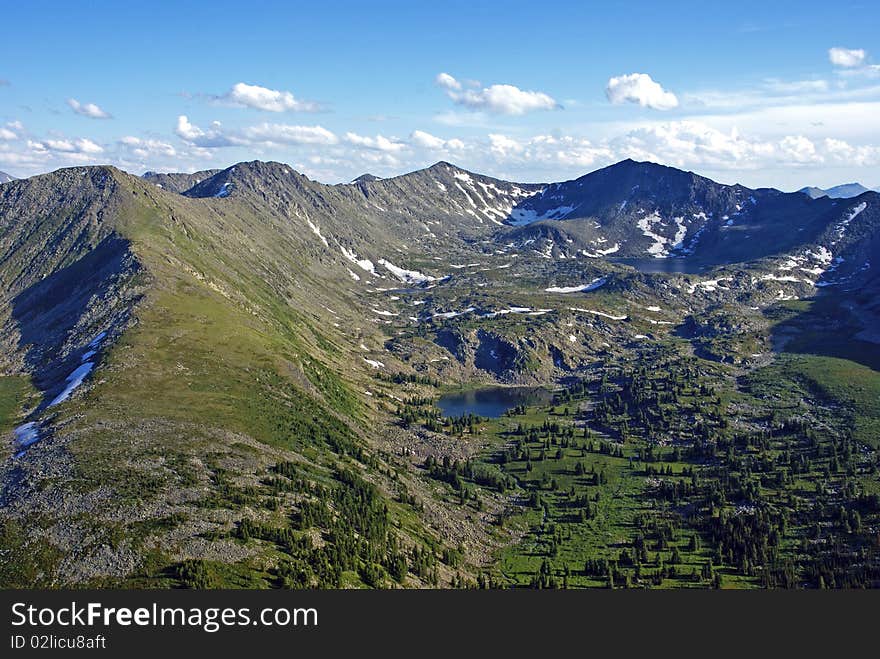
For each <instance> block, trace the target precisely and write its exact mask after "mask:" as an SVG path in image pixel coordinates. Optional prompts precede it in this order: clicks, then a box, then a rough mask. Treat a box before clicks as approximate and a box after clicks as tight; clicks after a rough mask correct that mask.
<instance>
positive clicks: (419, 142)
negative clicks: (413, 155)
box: [409, 130, 465, 151]
mask: <svg viewBox="0 0 880 659" xmlns="http://www.w3.org/2000/svg"><path fill="white" fill-rule="evenodd" d="M409 140H410V142H411V143H412V144H414V145H415V146H418V147H421V148H423V149H431V150H433V151H437V150H443V149H448V150H451V151H461V150H462V149H464V148H465V143H464V142H462V141H461V140H460V139H457V138H452V139H450V140H444V139H443V138H441V137H437V136H436V135H431V133H426V132H425V131H423V130H414V131H413V132H412V133H411V134H410V136H409Z"/></svg>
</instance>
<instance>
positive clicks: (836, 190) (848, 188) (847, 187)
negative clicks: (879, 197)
mask: <svg viewBox="0 0 880 659" xmlns="http://www.w3.org/2000/svg"><path fill="white" fill-rule="evenodd" d="M798 192H803V193H804V194H806V195H808V196H810V197H812V198H813V199H818V198H819V197H831V198H832V199H849V198H850V197H858V196H859V195H860V194H864V193H865V192H870V190H869V189H868V188H866V187H865V186H864V185H862V184H861V183H844V184H843V185H835V186H834V187H833V188H828V189H827V190H823V189H822V188H814V187H806V188H801V189H800V190H798Z"/></svg>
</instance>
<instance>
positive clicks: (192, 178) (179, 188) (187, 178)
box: [141, 169, 220, 194]
mask: <svg viewBox="0 0 880 659" xmlns="http://www.w3.org/2000/svg"><path fill="white" fill-rule="evenodd" d="M219 171H220V170H219V169H205V170H203V171H201V172H193V173H192V174H185V173H180V172H173V173H169V174H159V173H157V172H145V173H144V174H143V176H142V177H141V178H144V179H146V180H147V181H149V182H150V183H153V184H155V185H156V186H157V187H160V188H162V189H163V190H168V191H169V192H176V193H178V194H182V193H184V192H186V191H187V190H189V189H190V188H191V187H193V186H194V185H198V184H199V183H201V182H202V181H204V180H205V179H206V178H210V177H212V176H213V175H214V174H216V173H217V172H219Z"/></svg>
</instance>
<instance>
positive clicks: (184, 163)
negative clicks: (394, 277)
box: [0, 0, 880, 189]
mask: <svg viewBox="0 0 880 659" xmlns="http://www.w3.org/2000/svg"><path fill="white" fill-rule="evenodd" d="M126 4H127V6H125V7H122V3H119V2H115V3H114V2H79V3H71V2H39V1H30V2H27V3H17V2H15V3H14V2H11V1H9V0H4V2H3V3H2V10H0V15H2V16H3V25H2V27H0V31H2V32H0V34H2V39H0V81H2V82H0V170H3V171H7V172H9V173H11V174H13V175H15V176H27V175H31V174H34V173H39V172H43V171H49V170H52V169H55V168H57V167H62V166H68V165H79V164H87V163H105V162H108V163H112V164H115V165H118V166H120V167H122V168H123V169H126V170H127V171H131V172H134V173H142V172H143V171H144V170H146V169H154V170H162V171H192V170H196V169H201V168H207V167H225V166H228V165H230V164H232V163H234V162H237V161H241V160H249V159H255V158H260V159H273V160H280V161H283V162H287V163H289V164H291V165H293V166H294V167H295V168H297V169H298V170H300V171H302V172H304V173H306V174H308V175H309V176H312V177H313V178H317V179H319V180H322V181H327V182H337V181H344V180H350V179H351V178H353V177H354V176H357V175H358V174H361V173H363V172H366V171H369V172H372V173H374V174H377V175H380V176H389V175H393V174H398V173H403V172H405V171H409V170H412V169H416V168H419V167H422V166H425V165H429V164H431V163H433V162H436V161H437V160H441V159H442V160H449V161H451V162H454V163H456V164H459V165H461V166H462V167H465V168H467V169H472V170H475V171H479V172H484V173H488V174H492V175H496V176H500V177H505V178H512V179H515V180H521V181H530V180H534V181H548V180H562V179H567V178H573V177H576V176H579V175H581V174H583V173H586V172H588V171H591V170H593V169H596V168H598V167H602V166H604V165H607V164H610V163H612V162H615V161H617V160H620V159H622V158H625V157H633V158H636V159H643V160H653V161H656V162H662V163H664V164H669V165H673V166H677V167H682V168H686V169H693V170H694V171H697V172H699V173H701V174H705V175H707V176H711V177H712V178H715V179H716V180H720V181H723V182H727V183H732V182H742V183H745V184H747V185H751V186H762V185H769V186H776V187H780V188H782V189H794V188H797V187H800V186H802V185H807V184H809V185H820V186H826V187H827V186H830V185H834V184H837V183H841V182H844V181H850V180H859V181H861V182H862V183H864V184H866V185H869V186H871V187H875V186H878V185H880V65H878V64H877V62H880V44H878V39H877V30H876V27H877V25H878V24H880V7H878V5H877V4H876V3H867V2H865V3H861V4H859V3H847V2H841V3H827V2H822V3H818V2H816V3H811V2H799V3H794V2H772V3H771V2H766V0H764V1H763V2H748V1H743V2H736V3H724V4H721V3H717V5H715V6H712V7H708V6H707V5H708V3H705V2H678V3H655V2H644V3H640V2H621V3H611V2H603V3H586V2H554V1H548V0H545V1H544V2H539V3H538V2H534V1H532V2H528V3H526V2H504V3H480V2H475V1H474V0H470V1H469V2H459V1H457V0H453V1H447V2H443V3H417V2H411V1H410V2H382V1H381V0H377V1H375V2H370V3H364V2H357V3H356V2H333V1H326V2H321V3H288V2H259V1H253V2H250V3H241V2H235V3H233V2H225V1H222V0H218V1H214V2H211V3H186V6H180V5H181V4H184V3H172V2H161V1H159V2H153V3H126ZM661 5H665V6H661Z"/></svg>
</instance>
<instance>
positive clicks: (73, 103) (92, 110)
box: [67, 98, 112, 119]
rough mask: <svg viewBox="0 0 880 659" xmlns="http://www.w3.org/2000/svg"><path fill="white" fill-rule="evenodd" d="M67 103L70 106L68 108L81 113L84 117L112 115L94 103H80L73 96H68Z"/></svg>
mask: <svg viewBox="0 0 880 659" xmlns="http://www.w3.org/2000/svg"><path fill="white" fill-rule="evenodd" d="M67 104H68V105H69V106H70V109H71V110H73V111H74V112H76V113H77V114H81V115H82V116H84V117H89V118H90V119H110V118H112V115H111V114H110V113H109V112H106V111H105V110H103V109H101V108H100V107H98V106H97V105H95V104H94V103H80V102H79V101H78V100H76V99H75V98H68V99H67Z"/></svg>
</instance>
